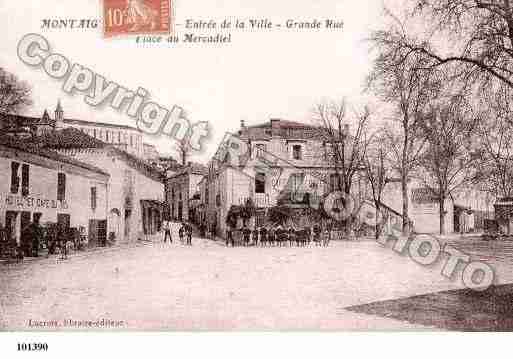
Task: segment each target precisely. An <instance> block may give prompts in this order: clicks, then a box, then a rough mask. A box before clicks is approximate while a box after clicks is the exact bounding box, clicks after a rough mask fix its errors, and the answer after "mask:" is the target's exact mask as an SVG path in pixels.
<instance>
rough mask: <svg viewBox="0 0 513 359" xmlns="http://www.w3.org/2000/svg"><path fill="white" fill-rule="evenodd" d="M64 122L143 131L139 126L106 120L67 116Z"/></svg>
mask: <svg viewBox="0 0 513 359" xmlns="http://www.w3.org/2000/svg"><path fill="white" fill-rule="evenodd" d="M64 123H66V124H69V125H79V126H95V127H109V128H122V129H125V130H133V131H137V132H141V130H139V129H138V128H137V127H133V126H129V125H122V124H115V123H106V122H95V121H84V120H76V119H72V118H65V119H64Z"/></svg>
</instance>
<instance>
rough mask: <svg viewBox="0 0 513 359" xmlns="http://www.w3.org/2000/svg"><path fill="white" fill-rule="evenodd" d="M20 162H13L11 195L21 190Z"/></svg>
mask: <svg viewBox="0 0 513 359" xmlns="http://www.w3.org/2000/svg"><path fill="white" fill-rule="evenodd" d="M19 168H20V164H19V163H18V162H11V193H13V194H16V193H18V191H19V189H20V177H19V176H18V169H19Z"/></svg>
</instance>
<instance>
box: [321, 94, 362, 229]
mask: <svg viewBox="0 0 513 359" xmlns="http://www.w3.org/2000/svg"><path fill="white" fill-rule="evenodd" d="M347 112H348V105H347V103H346V101H345V100H341V101H339V102H326V101H325V102H321V103H319V104H318V105H317V106H316V107H315V109H314V116H313V121H314V123H315V124H316V125H318V126H319V127H320V129H321V131H320V134H321V137H322V141H323V149H322V151H320V152H321V153H319V155H320V156H322V158H319V160H320V161H322V162H324V163H327V164H328V165H329V166H330V167H331V168H332V169H333V173H331V175H333V176H334V178H335V181H334V182H332V179H331V178H330V180H329V183H330V184H331V185H334V187H333V188H331V190H334V191H341V192H343V193H345V194H346V195H348V196H349V195H351V194H352V193H351V192H352V187H353V184H354V182H355V180H356V178H357V174H358V173H359V172H363V169H364V160H365V153H366V150H367V146H368V144H369V138H368V136H367V131H368V123H369V121H370V117H371V110H370V108H369V107H368V106H365V107H364V108H363V109H361V110H354V111H353V114H354V117H353V118H352V120H350V119H349V115H348V114H347ZM349 122H352V123H353V124H355V126H353V127H355V129H354V130H353V131H351V130H350V125H349ZM352 224H353V218H351V217H349V218H347V219H345V228H346V230H347V231H350V230H351V229H352Z"/></svg>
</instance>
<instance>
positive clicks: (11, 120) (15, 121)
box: [0, 113, 55, 129]
mask: <svg viewBox="0 0 513 359" xmlns="http://www.w3.org/2000/svg"><path fill="white" fill-rule="evenodd" d="M0 121H1V124H0V127H2V128H3V129H9V128H13V127H17V126H20V127H31V126H38V125H39V126H40V125H50V124H53V123H54V122H55V121H53V120H51V119H49V120H43V119H42V118H39V117H31V116H23V115H14V114H5V113H2V114H0Z"/></svg>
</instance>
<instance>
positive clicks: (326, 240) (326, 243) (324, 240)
mask: <svg viewBox="0 0 513 359" xmlns="http://www.w3.org/2000/svg"><path fill="white" fill-rule="evenodd" d="M330 237H331V231H330V230H329V229H328V228H327V227H326V229H325V230H324V233H323V236H322V245H323V247H327V246H329V244H330Z"/></svg>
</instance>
